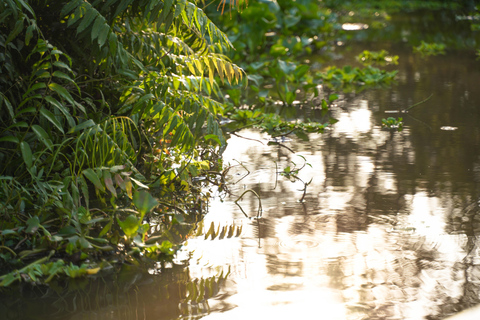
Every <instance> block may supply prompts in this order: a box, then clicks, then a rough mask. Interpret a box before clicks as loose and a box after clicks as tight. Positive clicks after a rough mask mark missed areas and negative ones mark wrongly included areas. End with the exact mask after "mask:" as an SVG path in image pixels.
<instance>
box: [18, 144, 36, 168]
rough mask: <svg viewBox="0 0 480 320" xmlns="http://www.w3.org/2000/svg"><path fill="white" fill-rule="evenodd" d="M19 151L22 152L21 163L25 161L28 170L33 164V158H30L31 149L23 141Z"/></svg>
mask: <svg viewBox="0 0 480 320" xmlns="http://www.w3.org/2000/svg"><path fill="white" fill-rule="evenodd" d="M20 150H21V151H22V157H23V161H25V165H26V166H27V168H28V169H30V168H31V167H32V164H33V157H32V149H30V146H29V144H28V143H26V142H25V141H22V142H21V143H20Z"/></svg>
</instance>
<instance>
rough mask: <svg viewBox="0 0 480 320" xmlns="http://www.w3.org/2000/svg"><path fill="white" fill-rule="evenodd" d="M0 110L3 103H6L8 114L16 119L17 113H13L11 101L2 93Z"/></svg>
mask: <svg viewBox="0 0 480 320" xmlns="http://www.w3.org/2000/svg"><path fill="white" fill-rule="evenodd" d="M0 98H1V100H0V108H1V107H2V104H3V102H5V105H6V106H7V109H8V113H10V117H12V119H13V118H15V113H14V112H13V107H12V104H11V103H10V101H9V100H8V99H7V97H5V96H4V95H3V94H2V93H1V92H0Z"/></svg>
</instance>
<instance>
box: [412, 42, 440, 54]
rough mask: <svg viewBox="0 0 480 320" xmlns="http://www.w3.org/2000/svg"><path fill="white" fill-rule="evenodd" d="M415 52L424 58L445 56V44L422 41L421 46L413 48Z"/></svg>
mask: <svg viewBox="0 0 480 320" xmlns="http://www.w3.org/2000/svg"><path fill="white" fill-rule="evenodd" d="M413 52H415V53H419V54H420V55H421V56H422V57H428V56H436V55H439V54H445V44H443V43H436V42H433V43H427V42H425V41H422V42H421V43H420V45H419V46H416V47H413Z"/></svg>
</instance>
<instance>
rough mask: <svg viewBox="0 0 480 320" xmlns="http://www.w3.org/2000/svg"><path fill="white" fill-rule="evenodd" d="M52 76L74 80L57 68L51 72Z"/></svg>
mask: <svg viewBox="0 0 480 320" xmlns="http://www.w3.org/2000/svg"><path fill="white" fill-rule="evenodd" d="M52 76H54V77H57V78H61V79H65V80H67V81H70V82H74V81H73V79H72V78H70V76H69V75H67V74H65V73H63V72H61V71H58V70H57V71H54V72H53V73H52Z"/></svg>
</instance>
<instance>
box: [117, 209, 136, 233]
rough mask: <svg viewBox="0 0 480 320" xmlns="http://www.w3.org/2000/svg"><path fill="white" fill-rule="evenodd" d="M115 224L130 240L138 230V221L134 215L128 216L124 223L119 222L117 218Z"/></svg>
mask: <svg viewBox="0 0 480 320" xmlns="http://www.w3.org/2000/svg"><path fill="white" fill-rule="evenodd" d="M117 222H118V225H119V226H120V228H122V231H123V232H124V233H125V234H126V235H127V237H129V238H131V237H133V236H135V235H136V233H137V230H138V228H139V227H140V224H139V220H138V219H137V217H135V215H133V214H131V215H129V216H128V217H127V218H126V219H125V221H121V220H120V219H119V218H118V217H117Z"/></svg>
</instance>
